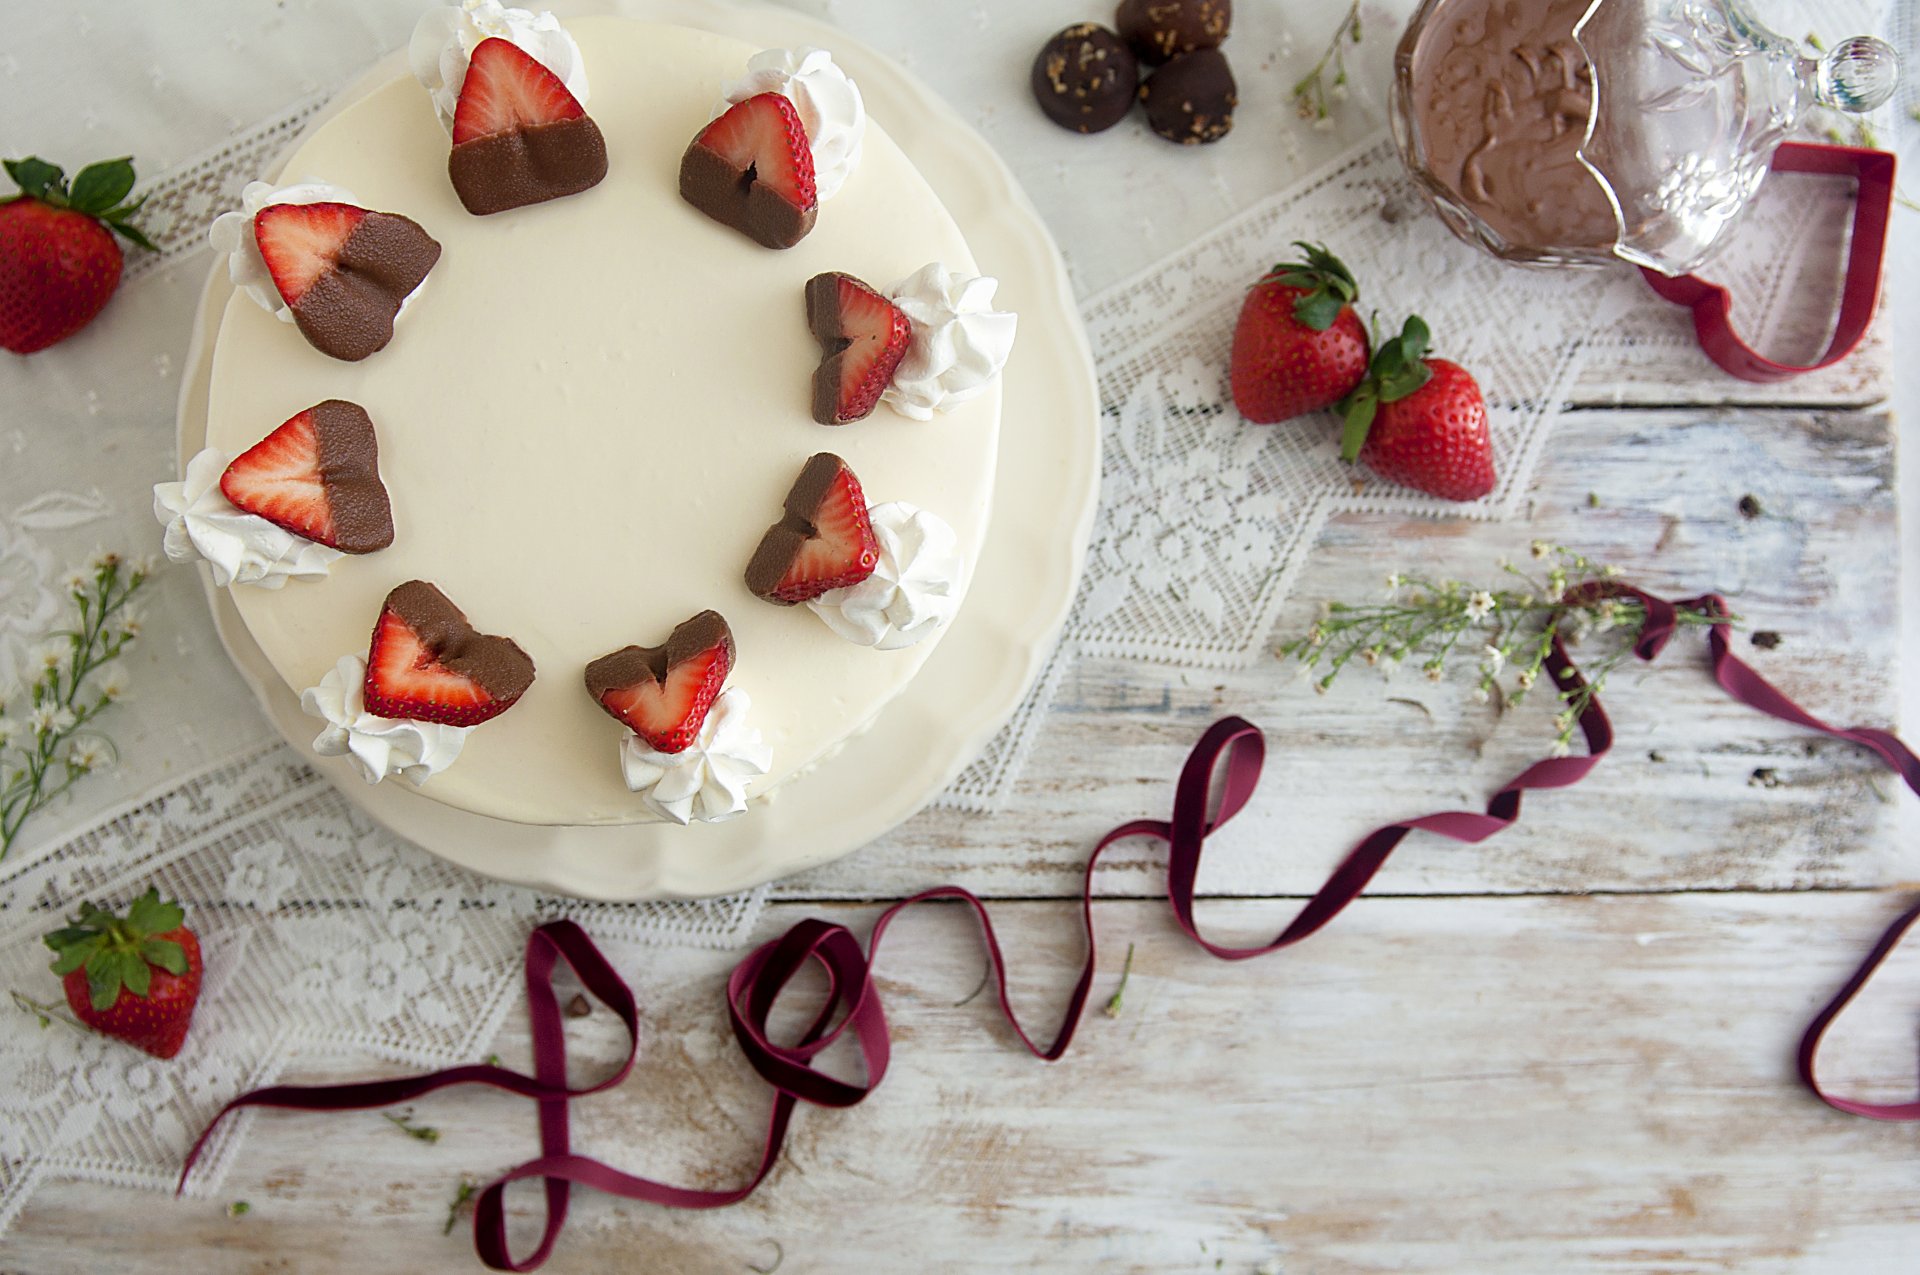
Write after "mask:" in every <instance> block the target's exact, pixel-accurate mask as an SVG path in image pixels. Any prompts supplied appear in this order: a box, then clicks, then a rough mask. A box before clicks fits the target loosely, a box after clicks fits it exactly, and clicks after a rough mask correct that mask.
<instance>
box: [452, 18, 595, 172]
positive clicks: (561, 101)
mask: <svg viewBox="0 0 1920 1275" xmlns="http://www.w3.org/2000/svg"><path fill="white" fill-rule="evenodd" d="M585 114H586V111H585V110H584V109H583V108H582V107H581V105H580V100H579V99H578V98H576V97H575V96H574V95H573V94H572V93H570V92H568V91H567V86H566V85H565V84H563V83H561V80H560V77H559V76H557V75H555V74H554V73H553V72H552V71H549V70H548V69H547V68H546V67H545V66H543V65H541V64H540V62H538V61H537V60H536V59H535V58H534V57H533V55H532V54H530V53H528V52H527V51H526V50H525V49H523V48H521V47H520V46H519V45H517V44H515V43H514V42H513V41H511V40H502V39H499V38H498V37H495V38H493V39H488V40H482V41H480V43H479V44H478V45H476V46H475V47H474V50H473V56H472V57H470V58H468V59H467V78H466V79H465V80H464V81H462V82H461V85H460V102H459V104H458V105H457V106H456V107H455V108H454V112H453V144H454V145H455V146H458V145H459V144H460V143H462V142H470V141H472V140H473V139H474V138H476V137H493V136H496V135H497V134H500V133H513V132H519V131H521V130H524V129H529V128H536V127H538V126H539V125H541V124H557V123H559V122H560V121H561V120H573V119H579V118H580V117H581V116H582V115H585Z"/></svg>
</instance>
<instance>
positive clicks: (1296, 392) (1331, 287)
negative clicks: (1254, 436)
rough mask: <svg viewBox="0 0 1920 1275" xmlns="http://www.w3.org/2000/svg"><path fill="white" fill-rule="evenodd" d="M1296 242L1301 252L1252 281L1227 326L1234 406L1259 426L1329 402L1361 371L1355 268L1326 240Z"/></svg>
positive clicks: (1362, 339) (1362, 341)
mask: <svg viewBox="0 0 1920 1275" xmlns="http://www.w3.org/2000/svg"><path fill="white" fill-rule="evenodd" d="M1294 246H1295V247H1297V248H1299V249H1300V250H1301V253H1302V255H1303V257H1304V258H1305V259H1304V260H1303V261H1300V262H1296V263H1293V264H1290V265H1289V264H1282V265H1277V266H1275V267H1274V268H1273V269H1272V270H1271V271H1270V272H1269V273H1268V274H1267V276H1266V277H1265V278H1264V279H1262V280H1260V282H1259V283H1256V284H1254V285H1253V291H1251V292H1249V293H1248V294H1247V299H1246V301H1245V302H1244V303H1242V305H1241V307H1240V319H1239V322H1238V323H1237V324H1236V325H1235V327H1234V329H1233V355H1232V359H1231V363H1230V367H1231V379H1232V384H1233V402H1234V406H1236V407H1238V408H1239V409H1240V414H1241V415H1242V416H1244V417H1246V418H1247V419H1248V420H1250V421H1253V422H1255V423H1257V424H1261V425H1271V424H1273V423H1274V422H1275V421H1284V420H1288V419H1290V418H1292V417H1295V416H1300V415H1303V414H1305V413H1307V412H1317V411H1319V410H1321V409H1322V408H1327V407H1332V406H1333V405H1334V404H1335V403H1338V402H1339V401H1340V400H1341V399H1343V398H1345V397H1346V396H1347V395H1348V394H1350V393H1352V392H1353V387H1354V386H1356V385H1358V384H1359V383H1360V380H1361V378H1362V377H1364V376H1365V375H1366V374H1367V330H1366V327H1365V326H1364V325H1363V324H1362V323H1361V322H1360V317H1359V316H1358V315H1356V314H1355V313H1354V312H1353V301H1354V298H1355V297H1357V296H1358V295H1359V289H1358V287H1357V286H1356V285H1355V283H1354V281H1353V275H1352V274H1350V273H1349V272H1348V270H1347V267H1346V266H1345V264H1344V263H1342V262H1341V260H1340V258H1338V257H1336V256H1334V255H1333V254H1332V253H1330V252H1328V251H1327V250H1326V249H1325V248H1324V247H1316V246H1314V245H1312V244H1306V243H1296V244H1295V245H1294Z"/></svg>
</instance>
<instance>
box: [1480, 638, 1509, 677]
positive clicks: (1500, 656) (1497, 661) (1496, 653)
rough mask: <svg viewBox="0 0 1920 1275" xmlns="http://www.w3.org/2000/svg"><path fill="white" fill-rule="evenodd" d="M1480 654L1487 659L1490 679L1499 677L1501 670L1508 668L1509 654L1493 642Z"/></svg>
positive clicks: (1482, 649) (1481, 649)
mask: <svg viewBox="0 0 1920 1275" xmlns="http://www.w3.org/2000/svg"><path fill="white" fill-rule="evenodd" d="M1480 654H1481V655H1482V656H1484V657H1485V659H1486V669H1487V675H1488V676H1489V677H1497V676H1499V673H1500V670H1501V669H1503V668H1505V667H1506V666H1507V653H1506V652H1505V651H1503V650H1501V649H1500V648H1499V647H1497V646H1495V645H1494V644H1493V643H1491V642H1489V643H1487V644H1486V645H1485V646H1483V647H1481V648H1480Z"/></svg>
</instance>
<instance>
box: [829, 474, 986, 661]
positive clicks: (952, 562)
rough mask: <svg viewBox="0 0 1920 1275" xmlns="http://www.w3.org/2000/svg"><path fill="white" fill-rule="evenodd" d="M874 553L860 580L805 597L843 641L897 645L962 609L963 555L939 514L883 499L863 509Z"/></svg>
mask: <svg viewBox="0 0 1920 1275" xmlns="http://www.w3.org/2000/svg"><path fill="white" fill-rule="evenodd" d="M868 516H869V517H870V518H872V520H873V538H874V539H875V540H876V541H877V542H878V543H879V545H880V561H879V563H878V564H877V565H876V566H875V567H874V569H873V574H872V575H870V576H868V577H867V578H866V579H865V580H862V581H861V582H860V583H859V584H855V585H850V586H848V587H847V588H844V589H829V590H828V591H827V592H825V593H823V594H821V595H820V596H819V597H817V598H815V599H813V600H812V601H811V602H808V603H807V606H808V608H809V609H811V610H812V611H813V613H814V614H815V615H817V616H819V617H820V618H821V619H822V620H825V621H826V623H827V627H828V628H830V629H832V630H833V631H834V632H835V633H838V634H839V635H840V636H841V637H843V638H845V639H846V640H847V641H849V642H853V643H857V644H858V645H860V646H874V647H878V648H880V649H881V650H883V651H897V650H900V649H901V648H903V647H909V646H912V645H913V644H914V643H916V642H918V641H920V640H921V639H922V638H927V637H931V636H932V635H933V634H934V633H936V632H937V631H939V629H940V628H941V626H943V625H945V624H946V623H947V622H948V621H950V620H952V619H953V617H954V615H955V613H957V612H958V611H959V610H960V592H959V590H960V577H961V574H962V573H963V572H964V570H965V568H966V560H965V558H964V557H963V556H962V555H961V553H960V540H959V537H957V536H955V535H954V534H953V528H952V527H950V526H948V525H947V523H946V520H945V519H943V518H941V517H940V516H939V515H938V514H932V513H928V512H927V511H926V510H924V509H920V508H918V507H916V506H913V505H909V504H907V503H906V502H904V501H897V500H896V501H889V502H888V503H887V504H884V505H875V506H874V507H873V508H872V509H870V510H868Z"/></svg>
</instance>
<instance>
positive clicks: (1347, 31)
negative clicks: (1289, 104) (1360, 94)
mask: <svg viewBox="0 0 1920 1275" xmlns="http://www.w3.org/2000/svg"><path fill="white" fill-rule="evenodd" d="M1358 43H1360V0H1353V3H1352V4H1351V5H1349V6H1348V7H1347V14H1346V16H1345V17H1343V18H1341V19H1340V25H1339V26H1337V27H1335V28H1334V29H1333V38H1332V39H1331V40H1329V41H1328V42H1327V51H1326V52H1325V53H1322V54H1321V55H1320V60H1319V61H1318V62H1315V63H1314V64H1313V69H1312V70H1311V71H1308V72H1307V73H1306V74H1305V75H1303V76H1301V77H1300V79H1299V80H1298V81H1297V82H1295V84H1294V86H1293V104H1294V109H1295V110H1297V111H1298V112H1299V114H1300V118H1301V119H1303V120H1312V121H1313V126H1314V127H1315V128H1319V129H1328V128H1332V127H1333V108H1334V104H1335V103H1336V102H1339V101H1341V100H1342V99H1343V98H1345V97H1346V95H1347V45H1349V44H1358ZM1329 70H1331V71H1332V72H1333V78H1332V79H1331V80H1329V79H1327V78H1326V75H1327V72H1328V71H1329Z"/></svg>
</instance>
